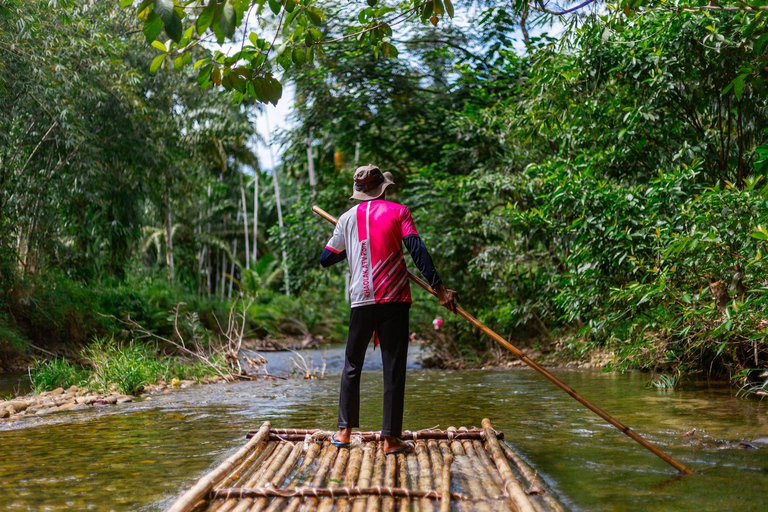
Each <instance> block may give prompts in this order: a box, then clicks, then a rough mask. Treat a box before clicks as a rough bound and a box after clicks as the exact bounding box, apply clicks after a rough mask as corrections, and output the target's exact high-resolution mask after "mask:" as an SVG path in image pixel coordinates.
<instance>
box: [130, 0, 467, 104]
mask: <svg viewBox="0 0 768 512" xmlns="http://www.w3.org/2000/svg"><path fill="white" fill-rule="evenodd" d="M190 3H192V2H189V1H179V0H144V1H142V2H141V3H140V4H139V5H138V7H137V8H136V11H135V12H136V16H137V17H138V19H139V20H140V21H141V22H142V23H143V24H144V27H143V32H144V35H145V36H146V40H147V42H149V43H150V44H152V45H153V46H156V47H158V48H159V49H160V50H161V51H163V52H164V55H159V56H156V57H154V59H153V60H152V63H151V64H150V72H152V73H154V72H155V71H157V70H158V69H159V68H160V66H161V65H162V64H163V62H164V61H165V60H166V58H167V59H168V60H170V59H173V62H174V67H175V68H176V69H177V70H179V69H182V68H183V67H184V66H187V65H190V64H192V58H191V56H190V55H191V53H192V52H193V51H199V49H200V43H201V42H202V41H204V40H207V39H208V38H209V37H210V36H213V37H215V39H216V41H217V42H218V43H219V44H220V45H221V44H222V43H224V42H225V40H227V39H232V38H233V37H234V36H235V34H236V31H237V29H238V28H240V27H241V26H242V27H243V32H244V34H243V41H242V43H241V44H240V49H239V51H237V52H234V53H233V54H231V55H227V54H225V53H223V52H221V51H220V50H217V49H214V50H211V51H210V53H209V55H208V56H207V57H205V58H202V59H199V60H198V61H197V62H196V63H195V64H194V66H193V68H194V69H198V83H199V84H200V85H201V86H202V87H203V88H204V89H207V88H209V87H211V86H213V85H216V86H221V87H223V88H224V89H226V90H227V91H232V93H233V96H234V98H235V100H236V101H242V100H243V99H244V98H254V99H256V100H258V101H260V102H263V103H272V104H273V105H276V104H277V102H278V101H279V100H280V97H281V96H282V89H283V88H282V84H281V82H280V81H279V80H278V79H276V78H275V76H274V75H275V71H276V68H277V66H278V65H279V66H280V67H282V68H283V70H288V69H289V68H290V67H291V66H306V65H312V64H313V63H314V61H315V58H316V56H320V55H322V53H323V52H324V48H325V45H326V44H328V43H332V42H339V41H342V40H349V42H357V43H358V45H359V46H360V47H361V48H364V49H366V50H368V51H369V52H370V53H372V54H373V56H374V58H376V59H379V58H381V59H387V58H395V57H397V55H398V50H397V48H396V47H395V46H394V45H393V44H392V42H391V36H392V35H393V32H392V26H393V25H396V24H398V23H400V22H402V21H404V20H408V19H412V20H414V21H418V20H419V19H420V20H421V22H422V23H426V22H430V23H431V24H432V25H437V24H438V22H439V21H440V20H442V19H444V18H445V16H446V14H447V15H448V17H449V18H453V15H454V8H453V4H452V3H451V0H427V1H423V0H409V1H408V2H404V3H400V4H393V6H388V5H378V4H377V1H376V0H368V6H367V7H366V6H362V8H361V9H360V10H359V11H354V12H346V11H351V8H350V7H349V6H345V7H344V8H339V6H338V5H336V3H335V2H321V1H318V0H301V1H300V2H299V1H296V2H294V1H287V0H286V1H281V0H268V1H265V0H226V1H224V2H219V1H214V0H208V1H207V2H200V4H199V5H195V6H194V7H195V8H194V9H185V6H187V5H188V4H190ZM195 3H196V2H195ZM132 4H133V3H132V2H122V1H121V2H120V7H132ZM196 4H197V3H196ZM395 5H396V6H395ZM397 11H399V14H391V13H395V12H397ZM252 12H253V13H255V15H256V16H257V17H259V21H262V20H265V21H263V22H262V23H258V24H255V25H256V26H255V27H254V24H253V23H252V24H251V25H248V22H249V19H250V18H251V13H252ZM326 12H329V13H332V16H326ZM414 14H419V16H414ZM267 20H268V21H267ZM163 27H164V28H165V33H166V35H167V36H168V37H169V38H170V39H171V40H170V41H169V43H170V44H169V45H168V46H166V45H164V44H162V43H160V44H159V45H157V43H158V42H157V41H156V40H155V39H156V38H157V37H158V36H159V34H160V30H161V29H162V28H163ZM278 38H279V41H278Z"/></svg>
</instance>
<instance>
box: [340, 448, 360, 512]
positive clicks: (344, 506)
mask: <svg viewBox="0 0 768 512" xmlns="http://www.w3.org/2000/svg"><path fill="white" fill-rule="evenodd" d="M362 462H363V448H361V447H360V446H355V447H354V448H352V449H351V450H350V452H349V462H347V470H346V471H345V472H344V481H343V483H344V487H354V486H355V484H356V483H357V478H358V477H359V476H360V465H361V464H362ZM351 506H352V505H351V504H350V502H349V499H347V498H341V499H339V501H338V502H337V503H336V511H337V512H349V509H350V508H351Z"/></svg>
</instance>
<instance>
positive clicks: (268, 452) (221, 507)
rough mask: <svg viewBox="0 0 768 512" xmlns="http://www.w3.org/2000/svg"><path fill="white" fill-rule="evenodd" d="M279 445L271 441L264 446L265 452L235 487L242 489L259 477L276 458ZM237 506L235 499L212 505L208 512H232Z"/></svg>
mask: <svg viewBox="0 0 768 512" xmlns="http://www.w3.org/2000/svg"><path fill="white" fill-rule="evenodd" d="M278 445H279V443H276V442H273V441H269V442H268V443H267V444H266V446H264V450H262V452H261V454H260V455H259V456H258V457H256V459H255V460H254V463H253V465H252V466H251V467H250V468H248V470H247V471H244V472H243V475H242V476H241V477H240V478H238V479H237V482H236V483H235V486H237V487H242V486H244V485H246V484H247V483H248V482H249V481H250V480H251V479H252V478H254V477H257V476H258V474H259V472H261V471H263V470H264V467H265V465H268V464H269V461H271V460H272V457H274V455H275V453H276V452H277V447H278ZM217 488H218V486H217ZM236 506H237V500H234V499H231V500H227V501H224V502H221V501H218V502H214V503H213V504H212V507H211V509H209V511H208V512H230V511H231V510H232V509H233V508H234V507H236Z"/></svg>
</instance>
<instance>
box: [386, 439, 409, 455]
mask: <svg viewBox="0 0 768 512" xmlns="http://www.w3.org/2000/svg"><path fill="white" fill-rule="evenodd" d="M406 446H408V443H406V442H405V441H403V440H402V439H399V438H397V437H392V436H384V453H391V452H394V451H397V450H400V449H401V448H404V447H406Z"/></svg>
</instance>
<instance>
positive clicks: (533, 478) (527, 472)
mask: <svg viewBox="0 0 768 512" xmlns="http://www.w3.org/2000/svg"><path fill="white" fill-rule="evenodd" d="M499 444H500V445H501V450H502V451H503V452H504V455H506V457H507V460H509V461H510V462H511V463H512V464H514V466H515V468H517V470H518V471H519V472H520V474H521V475H523V477H524V478H525V479H526V480H527V481H528V485H529V486H530V487H529V489H528V490H527V491H526V493H527V494H538V495H540V496H541V500H542V501H543V502H544V503H546V505H547V507H548V510H550V511H551V512H562V510H563V507H562V506H561V505H560V504H559V503H558V502H557V500H556V499H555V498H554V497H553V496H552V494H551V493H550V492H548V491H547V490H546V489H545V488H544V487H542V486H541V485H539V483H538V475H537V474H536V472H535V471H534V470H533V469H531V467H530V466H529V465H528V464H527V463H526V462H525V461H524V460H523V459H522V458H520V456H519V455H518V454H517V453H515V451H514V450H512V448H510V447H509V446H507V444H506V443H499Z"/></svg>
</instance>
